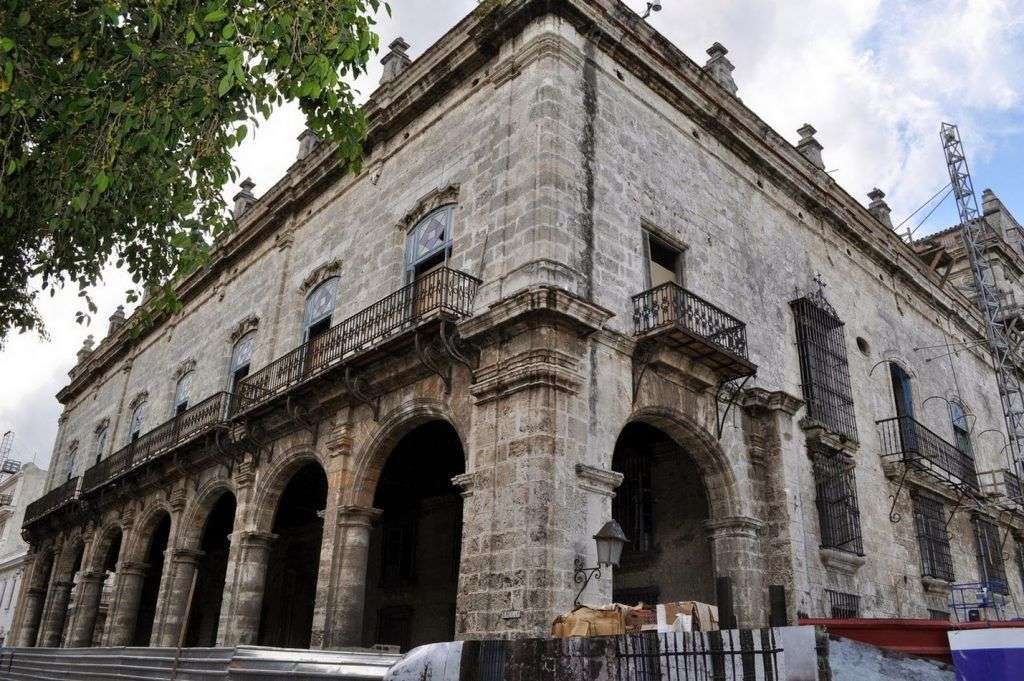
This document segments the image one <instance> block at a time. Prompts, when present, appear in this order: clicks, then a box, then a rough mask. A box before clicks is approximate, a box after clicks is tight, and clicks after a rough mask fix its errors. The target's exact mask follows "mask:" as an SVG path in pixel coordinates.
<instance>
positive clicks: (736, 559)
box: [704, 516, 768, 628]
mask: <svg viewBox="0 0 1024 681" xmlns="http://www.w3.org/2000/svg"><path fill="white" fill-rule="evenodd" d="M764 527H765V525H764V523H763V522H761V521H760V520H757V519H756V518H751V517H749V516H731V517H728V518H720V519H717V520H708V521H706V522H705V523H704V529H705V531H706V532H707V536H708V539H709V540H710V542H711V547H712V552H713V554H712V555H713V556H714V560H715V575H716V577H730V578H731V579H732V582H733V605H734V608H735V614H736V621H737V624H738V625H739V626H740V628H751V627H761V626H765V625H766V624H767V622H768V616H767V612H768V609H767V594H766V591H767V589H766V587H765V585H764V570H763V568H764V561H763V560H762V556H761V535H762V534H763V532H764Z"/></svg>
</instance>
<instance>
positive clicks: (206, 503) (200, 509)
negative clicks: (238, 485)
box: [178, 478, 238, 550]
mask: <svg viewBox="0 0 1024 681" xmlns="http://www.w3.org/2000/svg"><path fill="white" fill-rule="evenodd" d="M225 494H232V495H233V496H234V497H235V498H236V499H237V498H238V492H237V491H236V490H235V486H234V485H233V484H232V482H231V481H230V480H227V479H224V478H214V479H212V480H208V481H206V482H205V483H203V484H202V485H200V486H199V488H198V489H197V490H196V493H195V498H194V500H193V501H192V503H191V505H190V506H189V508H188V509H187V510H186V511H185V514H184V516H183V518H182V522H181V529H180V530H179V531H178V545H179V548H182V549H189V550H198V548H199V544H200V542H201V541H202V538H203V531H204V529H205V527H206V520H207V518H208V517H209V515H210V511H212V510H213V507H214V506H215V505H216V504H217V502H218V501H220V498H221V497H222V496H224V495H225Z"/></svg>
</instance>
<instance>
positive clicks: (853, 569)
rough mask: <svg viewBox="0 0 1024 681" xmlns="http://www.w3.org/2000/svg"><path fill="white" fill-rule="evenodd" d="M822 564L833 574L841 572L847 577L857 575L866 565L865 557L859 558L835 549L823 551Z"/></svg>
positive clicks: (824, 549)
mask: <svg viewBox="0 0 1024 681" xmlns="http://www.w3.org/2000/svg"><path fill="white" fill-rule="evenodd" d="M820 555H821V564H822V565H824V566H825V567H826V568H828V569H829V570H832V571H833V572H841V573H843V574H847V575H853V574H856V573H857V571H858V570H860V568H861V566H862V565H864V563H865V558H864V556H858V555H855V554H852V553H847V552H846V551H836V550H835V549H827V548H822V549H821V554H820Z"/></svg>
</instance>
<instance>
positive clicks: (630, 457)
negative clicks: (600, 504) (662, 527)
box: [612, 449, 654, 553]
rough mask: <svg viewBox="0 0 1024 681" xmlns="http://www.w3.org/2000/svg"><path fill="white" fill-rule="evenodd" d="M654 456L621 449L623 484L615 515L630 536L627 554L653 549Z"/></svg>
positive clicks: (613, 512)
mask: <svg viewBox="0 0 1024 681" xmlns="http://www.w3.org/2000/svg"><path fill="white" fill-rule="evenodd" d="M651 459H652V457H651V454H650V452H646V451H643V450H639V449H628V450H624V451H623V452H622V458H621V463H620V464H619V465H620V466H621V470H619V472H620V473H622V484H621V485H620V486H619V489H618V490H616V492H615V498H614V499H613V500H612V517H613V518H615V521H616V522H617V523H619V525H620V526H621V527H622V529H623V530H624V531H625V533H626V536H627V537H629V543H628V544H627V545H626V547H625V548H626V552H627V553H645V552H647V551H650V550H651V549H652V548H654V499H653V497H652V495H651Z"/></svg>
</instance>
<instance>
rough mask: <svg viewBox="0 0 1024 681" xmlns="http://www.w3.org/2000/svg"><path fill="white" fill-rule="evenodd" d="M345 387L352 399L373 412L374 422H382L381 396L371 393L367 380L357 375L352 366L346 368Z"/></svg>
mask: <svg viewBox="0 0 1024 681" xmlns="http://www.w3.org/2000/svg"><path fill="white" fill-rule="evenodd" d="M345 387H346V388H347V389H348V391H349V393H350V394H351V395H352V397H354V398H356V400H358V401H359V402H361V403H362V404H365V405H366V406H368V407H369V408H370V409H371V410H372V411H373V420H374V421H375V422H376V421H379V420H380V395H373V394H371V393H370V391H369V389H368V387H367V384H366V379H365V378H363V377H362V376H361V375H359V374H357V373H356V372H355V371H354V370H353V369H352V367H351V366H346V367H345Z"/></svg>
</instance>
